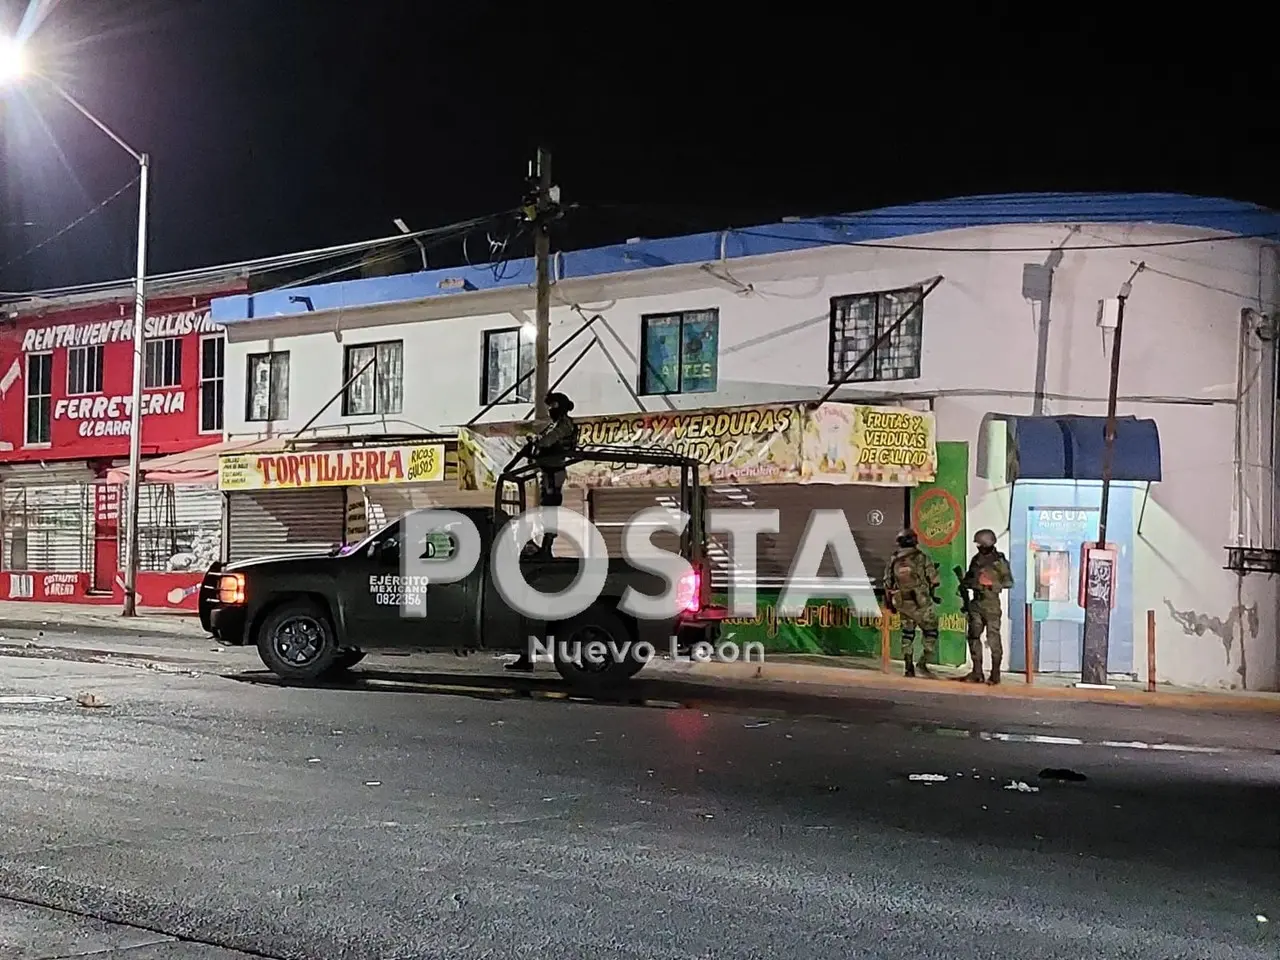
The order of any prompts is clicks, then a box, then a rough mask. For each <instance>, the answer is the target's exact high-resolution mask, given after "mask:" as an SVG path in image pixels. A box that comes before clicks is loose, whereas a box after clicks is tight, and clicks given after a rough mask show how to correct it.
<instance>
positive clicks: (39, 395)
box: [26, 353, 53, 446]
mask: <svg viewBox="0 0 1280 960" xmlns="http://www.w3.org/2000/svg"><path fill="white" fill-rule="evenodd" d="M52 413H53V354H52V353H31V354H28V355H27V440H26V442H27V445H28V446H33V445H37V444H44V443H52V442H53V431H52V429H51V427H52V425H53V417H52Z"/></svg>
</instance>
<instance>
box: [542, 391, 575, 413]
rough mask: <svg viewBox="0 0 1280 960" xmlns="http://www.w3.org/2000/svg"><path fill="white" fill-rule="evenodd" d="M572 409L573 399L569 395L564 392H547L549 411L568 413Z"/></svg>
mask: <svg viewBox="0 0 1280 960" xmlns="http://www.w3.org/2000/svg"><path fill="white" fill-rule="evenodd" d="M572 409H573V401H572V400H570V399H569V398H568V397H566V396H565V395H564V394H563V393H556V392H552V393H548V394H547V410H548V411H550V412H552V413H555V412H556V411H563V412H564V413H568V412H569V411H570V410H572Z"/></svg>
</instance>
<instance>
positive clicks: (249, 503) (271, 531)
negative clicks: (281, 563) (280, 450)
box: [227, 487, 346, 562]
mask: <svg viewBox="0 0 1280 960" xmlns="http://www.w3.org/2000/svg"><path fill="white" fill-rule="evenodd" d="M345 511H346V498H345V496H344V494H343V488H342V487H317V488H315V489H310V490H270V491H261V490H260V491H255V492H252V493H232V494H230V495H229V496H228V497H227V514H228V533H227V541H228V543H227V555H228V559H229V560H231V561H232V562H234V561H236V560H249V559H253V558H256V557H267V556H272V555H274V554H280V553H293V552H295V551H307V550H327V549H329V548H330V547H332V546H334V545H335V544H338V543H341V542H342V536H343V526H344V521H345V518H346V513H345Z"/></svg>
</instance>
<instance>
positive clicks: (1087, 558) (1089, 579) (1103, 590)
mask: <svg viewBox="0 0 1280 960" xmlns="http://www.w3.org/2000/svg"><path fill="white" fill-rule="evenodd" d="M1146 266H1147V265H1146V262H1145V261H1144V262H1142V263H1139V264H1138V265H1137V269H1135V270H1134V271H1133V275H1132V276H1130V277H1129V279H1128V280H1126V281H1125V282H1124V283H1122V284H1121V285H1120V293H1119V294H1118V296H1117V300H1118V303H1117V305H1116V331H1115V333H1114V334H1112V337H1111V380H1110V384H1109V385H1108V387H1107V419H1106V426H1105V427H1104V428H1103V435H1102V502H1101V504H1100V505H1099V506H1100V513H1099V515H1098V540H1097V543H1096V544H1094V546H1093V548H1092V549H1086V550H1085V554H1084V564H1083V569H1082V570H1081V571H1080V573H1081V577H1082V578H1083V580H1084V588H1085V589H1084V591H1083V592H1084V636H1083V638H1082V639H1083V642H1082V645H1081V663H1080V682H1081V683H1082V684H1084V685H1085V686H1090V687H1104V686H1106V685H1107V655H1108V651H1109V647H1110V644H1111V604H1112V601H1113V598H1114V594H1115V590H1116V582H1115V581H1116V560H1115V557H1114V555H1112V553H1111V552H1110V550H1109V549H1108V547H1107V512H1108V511H1109V510H1110V509H1111V475H1112V473H1114V471H1115V451H1116V402H1117V400H1118V397H1119V393H1120V344H1121V338H1122V337H1123V336H1124V306H1125V302H1126V301H1127V300H1128V299H1129V294H1131V293H1132V292H1133V281H1134V280H1135V279H1136V278H1137V276H1138V274H1140V273H1141V272H1142V271H1143V270H1145V269H1146Z"/></svg>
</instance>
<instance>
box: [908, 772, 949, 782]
mask: <svg viewBox="0 0 1280 960" xmlns="http://www.w3.org/2000/svg"><path fill="white" fill-rule="evenodd" d="M907 779H908V780H914V781H915V782H917V783H943V782H945V781H946V780H947V775H946V774H945V773H913V774H911V775H910V776H908V777H907Z"/></svg>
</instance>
